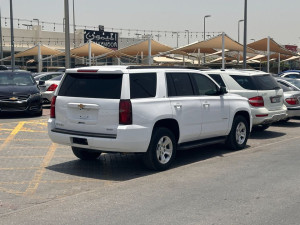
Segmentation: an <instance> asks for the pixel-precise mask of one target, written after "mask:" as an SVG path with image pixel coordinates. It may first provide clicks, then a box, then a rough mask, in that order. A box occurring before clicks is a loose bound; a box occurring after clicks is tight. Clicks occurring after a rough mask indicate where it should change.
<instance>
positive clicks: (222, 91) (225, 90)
mask: <svg viewBox="0 0 300 225" xmlns="http://www.w3.org/2000/svg"><path fill="white" fill-rule="evenodd" d="M219 93H220V95H224V94H226V93H228V91H227V89H226V87H224V86H221V87H220V89H219Z"/></svg>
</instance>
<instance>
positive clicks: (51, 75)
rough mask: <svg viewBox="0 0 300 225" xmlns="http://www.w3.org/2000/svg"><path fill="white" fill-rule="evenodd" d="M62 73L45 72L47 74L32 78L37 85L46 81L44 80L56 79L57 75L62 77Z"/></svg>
mask: <svg viewBox="0 0 300 225" xmlns="http://www.w3.org/2000/svg"><path fill="white" fill-rule="evenodd" d="M62 74H63V72H47V73H41V74H39V75H37V76H35V77H34V79H35V81H36V82H37V83H39V81H46V80H50V79H52V78H54V77H57V76H59V75H62Z"/></svg>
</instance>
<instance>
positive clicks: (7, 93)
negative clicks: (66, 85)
mask: <svg viewBox="0 0 300 225" xmlns="http://www.w3.org/2000/svg"><path fill="white" fill-rule="evenodd" d="M1 112H27V113H29V114H30V115H34V116H40V115H42V112H43V111H42V98H41V93H40V89H39V88H38V86H37V84H36V82H35V81H34V79H33V77H32V76H31V74H30V73H29V72H24V71H14V72H12V71H5V70H4V71H0V113H1Z"/></svg>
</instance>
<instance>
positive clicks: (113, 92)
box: [58, 73, 123, 99]
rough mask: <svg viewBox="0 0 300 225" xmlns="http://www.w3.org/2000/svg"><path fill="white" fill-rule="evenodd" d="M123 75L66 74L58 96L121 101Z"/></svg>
mask: <svg viewBox="0 0 300 225" xmlns="http://www.w3.org/2000/svg"><path fill="white" fill-rule="evenodd" d="M122 77H123V74H79V73H74V74H70V73H69V74H66V77H65V79H64V80H63V83H62V85H61V88H60V90H59V93H58V95H59V96H68V97H82V98H106V99H119V98H120V97H121V85H122Z"/></svg>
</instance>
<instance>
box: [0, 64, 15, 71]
mask: <svg viewBox="0 0 300 225" xmlns="http://www.w3.org/2000/svg"><path fill="white" fill-rule="evenodd" d="M14 69H15V70H20V67H19V66H15V68H14ZM0 70H12V66H6V65H0Z"/></svg>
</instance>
